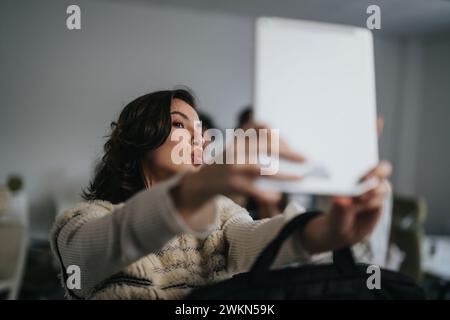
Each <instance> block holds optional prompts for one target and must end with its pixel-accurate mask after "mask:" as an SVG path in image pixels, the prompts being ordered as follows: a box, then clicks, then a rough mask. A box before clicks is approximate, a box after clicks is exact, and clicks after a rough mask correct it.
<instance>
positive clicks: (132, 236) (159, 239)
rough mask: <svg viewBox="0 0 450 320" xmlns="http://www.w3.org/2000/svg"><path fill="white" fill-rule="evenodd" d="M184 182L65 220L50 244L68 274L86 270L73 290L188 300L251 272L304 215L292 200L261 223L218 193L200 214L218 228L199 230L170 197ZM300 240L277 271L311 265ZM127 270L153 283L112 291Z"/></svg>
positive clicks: (365, 246)
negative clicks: (197, 290) (70, 269)
mask: <svg viewBox="0 0 450 320" xmlns="http://www.w3.org/2000/svg"><path fill="white" fill-rule="evenodd" d="M179 178H180V177H179V176H175V177H174V178H172V179H169V180H167V181H165V182H162V183H159V184H158V185H156V186H155V187H153V188H151V189H148V190H144V191H141V192H140V193H138V194H136V195H135V196H133V197H132V198H130V199H129V200H128V201H127V202H125V203H123V204H120V205H114V206H113V205H112V204H110V203H108V202H104V201H95V202H87V203H82V204H79V205H77V206H76V207H74V208H73V209H71V210H68V211H67V212H65V213H64V214H62V215H61V216H60V217H58V219H57V221H56V222H55V224H54V228H53V231H52V233H51V243H52V248H53V250H54V252H55V254H57V256H58V257H59V258H60V260H61V263H62V268H63V270H62V272H63V273H64V269H65V268H67V266H69V265H77V266H79V267H80V270H81V288H80V289H74V290H72V291H70V292H72V293H73V294H74V295H75V296H77V297H81V298H156V299H157V298H169V299H173V298H182V297H183V295H184V294H186V290H184V289H189V288H192V287H195V286H201V285H205V284H208V283H212V282H215V281H220V280H223V279H225V278H227V277H229V276H231V275H233V274H236V273H240V272H245V271H247V270H248V269H249V268H250V267H251V265H252V263H253V262H254V261H255V259H256V257H257V256H258V254H259V253H260V252H261V251H262V249H263V248H264V247H265V246H266V245H267V244H268V242H270V240H272V239H273V238H274V237H275V236H276V234H277V233H278V232H279V230H280V229H281V228H282V227H283V226H284V224H285V223H286V222H287V221H288V220H290V219H291V218H292V217H294V216H295V215H297V214H300V213H302V212H303V211H304V210H303V209H302V208H301V207H300V206H299V205H297V204H296V203H295V202H292V203H290V204H289V205H288V207H287V208H286V210H285V212H284V214H282V215H277V216H276V217H273V218H270V219H263V220H258V221H254V220H253V219H252V218H251V217H250V215H249V214H248V212H247V211H246V210H245V209H244V208H242V207H240V206H238V205H237V204H235V203H234V202H233V201H231V200H230V199H228V198H226V197H223V196H218V197H216V198H215V200H214V202H213V203H212V205H211V206H209V208H208V207H207V208H206V209H205V210H203V212H202V213H201V214H199V217H202V216H203V219H201V220H202V221H206V220H209V221H210V222H211V223H210V224H209V225H208V226H206V227H205V226H204V228H203V230H200V231H199V229H200V226H199V227H198V228H196V229H197V230H192V229H190V228H189V227H188V226H187V225H186V224H185V223H184V222H183V221H182V220H181V218H180V217H179V215H178V213H177V210H176V209H175V207H174V204H173V202H172V199H171V196H170V194H169V189H170V188H171V187H173V186H174V185H175V184H176V183H177V182H178V180H179ZM299 243H300V241H299V239H298V238H297V235H294V236H292V237H291V238H290V239H289V240H288V241H287V242H286V243H285V244H284V245H283V246H282V249H281V251H280V254H279V255H278V257H277V259H276V262H275V264H274V266H273V267H281V266H284V265H287V264H290V263H306V262H308V261H312V259H313V257H310V256H309V255H308V254H306V252H305V251H304V250H302V248H301V246H300V245H299ZM360 247H361V249H360V250H359V252H363V253H361V254H358V250H357V251H356V256H357V258H358V256H359V257H361V255H365V256H366V257H365V258H364V260H370V245H369V242H365V243H362V244H361V246H360ZM314 259H319V258H318V257H314ZM359 260H361V258H360V259H359ZM123 272H125V274H126V275H129V276H132V277H135V278H138V279H146V280H148V283H151V285H150V286H147V287H145V288H143V287H142V286H141V288H139V289H136V290H134V291H133V290H128V289H127V288H126V286H124V285H123V283H122V284H121V285H116V286H115V287H113V288H112V289H111V290H109V291H107V290H106V291H105V290H104V289H105V287H106V284H105V285H104V286H103V287H102V283H104V282H105V280H107V279H111V277H112V276H114V275H117V274H122V273H123ZM113 278H114V277H113ZM106 283H107V282H106ZM63 284H64V285H65V283H64V282H63ZM99 285H100V287H101V288H103V289H99ZM110 287H111V285H110ZM94 288H96V289H95V290H96V291H94ZM130 288H131V287H130ZM66 289H67V288H66ZM102 290H103V291H102ZM139 290H141V291H139ZM94 292H96V294H94Z"/></svg>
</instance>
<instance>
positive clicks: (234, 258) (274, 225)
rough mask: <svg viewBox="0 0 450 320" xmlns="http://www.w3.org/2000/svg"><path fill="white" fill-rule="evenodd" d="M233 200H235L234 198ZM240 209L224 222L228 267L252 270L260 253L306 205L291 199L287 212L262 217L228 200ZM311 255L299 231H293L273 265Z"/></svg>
mask: <svg viewBox="0 0 450 320" xmlns="http://www.w3.org/2000/svg"><path fill="white" fill-rule="evenodd" d="M230 201H231V200H230ZM228 205H229V206H231V207H232V208H234V209H233V210H234V211H236V213H235V214H234V215H232V216H231V217H230V218H229V219H228V221H227V222H226V223H225V225H224V231H225V238H226V240H227V242H228V245H229V249H228V269H229V271H230V272H232V273H241V272H246V271H248V270H249V269H250V268H251V266H252V264H253V263H254V262H255V260H256V258H257V257H258V255H259V254H260V253H261V251H262V250H263V249H264V248H265V247H266V245H267V244H268V243H269V242H270V241H271V240H273V239H274V238H275V237H276V235H277V234H278V233H279V231H280V230H281V229H282V227H283V226H284V225H285V224H286V223H287V222H288V221H289V220H290V219H292V218H293V217H294V216H296V215H298V214H302V213H303V212H304V209H303V208H302V207H301V206H299V205H298V204H297V203H296V202H291V203H290V204H289V205H288V206H287V208H286V209H285V211H284V214H280V215H277V216H275V217H272V218H266V219H262V220H256V221H255V220H253V219H252V218H251V217H250V215H249V214H248V213H247V211H246V210H245V209H243V208H242V207H240V206H238V205H237V204H234V203H233V204H228ZM310 259H311V257H310V256H309V255H308V254H307V252H306V251H305V250H303V248H302V247H301V245H300V239H299V233H295V234H294V235H292V236H291V237H290V238H289V239H288V240H287V241H286V242H285V243H284V244H283V245H282V246H281V249H280V252H279V253H278V256H277V258H276V260H275V262H274V264H273V266H272V268H279V267H282V266H286V265H288V264H292V263H306V262H308V261H310Z"/></svg>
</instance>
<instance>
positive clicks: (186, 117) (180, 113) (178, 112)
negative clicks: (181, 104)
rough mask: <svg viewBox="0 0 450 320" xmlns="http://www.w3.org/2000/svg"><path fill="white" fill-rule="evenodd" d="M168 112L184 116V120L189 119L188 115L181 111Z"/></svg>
mask: <svg viewBox="0 0 450 320" xmlns="http://www.w3.org/2000/svg"><path fill="white" fill-rule="evenodd" d="M170 114H178V115H180V116H182V117H183V118H185V119H186V120H188V121H190V119H189V117H188V116H187V115H186V114H184V113H183V112H180V111H172V112H171V113H170Z"/></svg>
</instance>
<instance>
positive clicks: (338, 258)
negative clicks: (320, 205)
mask: <svg viewBox="0 0 450 320" xmlns="http://www.w3.org/2000/svg"><path fill="white" fill-rule="evenodd" d="M320 214H322V212H321V211H318V210H312V211H307V212H304V213H302V214H299V215H298V216H296V217H294V218H293V219H292V220H291V221H289V222H288V223H287V224H286V225H285V226H284V227H283V228H282V229H281V231H280V232H279V233H278V235H277V236H276V237H275V239H273V240H272V241H271V242H270V243H269V244H268V245H267V246H266V247H265V248H264V250H263V251H262V252H261V254H260V255H259V256H258V258H257V259H256V261H255V263H254V264H253V266H252V268H251V270H250V273H251V274H252V275H253V276H254V277H255V278H260V277H263V276H264V275H265V274H266V273H267V272H268V271H269V269H270V266H271V265H272V263H273V262H274V260H275V258H276V256H277V254H278V251H279V250H280V247H281V245H282V244H283V243H284V242H285V241H286V239H287V238H288V237H289V236H291V235H292V233H293V232H295V231H297V232H298V231H299V230H301V229H302V228H304V227H305V226H306V224H307V223H308V222H309V221H311V220H312V219H314V218H316V217H317V216H319V215H320ZM333 261H334V265H336V267H337V268H338V269H339V271H340V272H341V273H342V274H344V275H351V274H354V273H355V272H356V271H357V268H356V264H355V260H354V258H353V254H352V252H351V250H350V248H343V249H340V250H336V251H334V252H333Z"/></svg>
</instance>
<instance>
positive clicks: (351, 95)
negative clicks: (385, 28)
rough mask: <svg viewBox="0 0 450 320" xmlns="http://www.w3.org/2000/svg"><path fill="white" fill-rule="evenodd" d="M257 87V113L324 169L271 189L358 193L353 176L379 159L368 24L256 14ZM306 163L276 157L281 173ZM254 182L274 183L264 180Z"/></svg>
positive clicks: (311, 163)
mask: <svg viewBox="0 0 450 320" xmlns="http://www.w3.org/2000/svg"><path fill="white" fill-rule="evenodd" d="M254 89H255V90H254V94H255V96H254V101H255V106H254V107H255V110H254V112H255V118H256V119H257V120H258V121H262V122H265V123H268V124H269V125H270V127H271V128H276V129H280V135H281V136H282V137H283V138H284V139H285V140H286V141H287V142H288V143H289V144H290V145H291V146H292V147H293V148H294V149H295V150H297V151H299V152H300V153H301V154H303V155H304V156H305V157H306V158H307V159H308V165H309V167H308V168H311V165H312V166H313V167H315V168H316V169H317V166H318V167H319V168H321V169H323V170H324V171H325V173H324V172H323V170H322V171H320V170H319V174H317V172H318V171H317V170H315V171H314V170H313V171H307V172H308V174H307V175H306V177H305V179H303V180H302V182H300V183H298V182H296V183H283V184H276V188H278V189H282V190H284V191H289V192H301V193H312V194H336V195H355V194H358V193H359V192H360V191H361V190H360V189H359V188H358V186H357V182H358V179H359V178H360V177H361V175H363V174H364V173H365V172H366V171H368V170H369V169H370V168H372V167H373V166H374V165H375V164H376V163H377V162H378V147H377V135H376V101H375V75H374V61H373V40H372V34H371V33H370V31H369V30H366V29H362V28H356V27H349V26H340V25H332V24H325V23H318V22H309V21H300V20H290V19H280V18H260V19H258V21H257V25H256V61H255V88H254ZM304 169H305V167H303V169H301V168H298V167H297V166H290V165H289V164H287V163H284V162H280V172H285V171H291V172H295V171H296V170H297V172H300V171H302V170H304ZM298 170H300V171H298ZM308 170H309V169H308ZM302 172H303V171H302ZM259 183H260V184H261V185H262V186H271V187H274V184H273V183H272V182H269V181H268V180H267V179H262V180H261V181H260V182H259Z"/></svg>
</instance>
